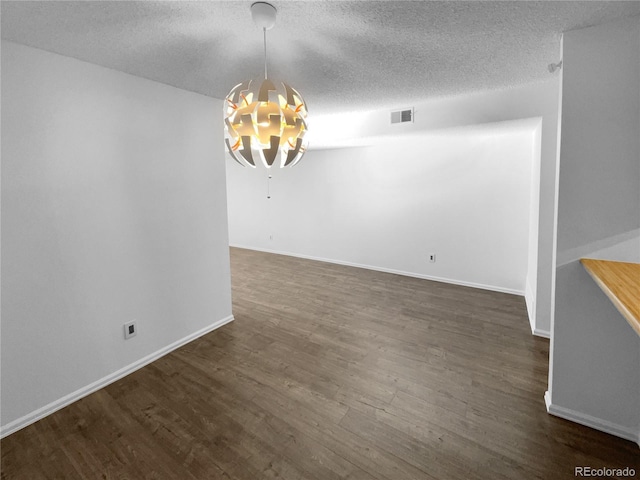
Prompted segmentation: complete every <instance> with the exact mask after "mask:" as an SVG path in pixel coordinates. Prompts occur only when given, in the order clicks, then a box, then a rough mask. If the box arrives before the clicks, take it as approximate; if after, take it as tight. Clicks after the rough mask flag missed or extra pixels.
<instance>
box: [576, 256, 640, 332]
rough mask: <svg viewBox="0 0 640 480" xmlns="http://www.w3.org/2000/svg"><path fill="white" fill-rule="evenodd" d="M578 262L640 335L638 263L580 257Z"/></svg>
mask: <svg viewBox="0 0 640 480" xmlns="http://www.w3.org/2000/svg"><path fill="white" fill-rule="evenodd" d="M580 262H581V263H582V265H583V266H584V268H585V269H586V270H587V272H589V275H591V277H592V278H593V279H594V280H595V282H596V283H597V284H598V286H599V287H600V288H601V289H602V291H603V292H604V293H605V294H606V295H607V297H609V299H610V300H611V301H612V302H613V304H614V305H615V306H616V308H617V309H618V310H619V311H620V313H621V314H622V316H623V317H624V318H626V319H627V322H629V324H630V325H631V327H632V328H633V329H634V330H635V331H636V333H637V334H638V335H640V263H627V262H613V261H611V260H594V259H592V258H581V259H580Z"/></svg>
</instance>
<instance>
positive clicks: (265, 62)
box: [262, 27, 267, 80]
mask: <svg viewBox="0 0 640 480" xmlns="http://www.w3.org/2000/svg"><path fill="white" fill-rule="evenodd" d="M262 33H263V34H264V79H265V80H266V79H267V28H266V27H262Z"/></svg>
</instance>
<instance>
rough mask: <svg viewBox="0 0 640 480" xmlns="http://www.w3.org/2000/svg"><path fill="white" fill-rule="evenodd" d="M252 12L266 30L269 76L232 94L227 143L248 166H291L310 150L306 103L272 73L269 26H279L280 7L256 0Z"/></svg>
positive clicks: (249, 82)
mask: <svg viewBox="0 0 640 480" xmlns="http://www.w3.org/2000/svg"><path fill="white" fill-rule="evenodd" d="M251 15H252V17H253V20H254V22H255V23H256V24H257V25H258V26H259V27H261V28H262V31H263V37H264V79H253V80H247V81H245V82H242V83H240V84H238V85H236V86H235V87H233V88H232V89H231V91H230V92H229V94H228V95H227V97H226V99H225V105H224V124H225V125H224V132H225V144H226V146H227V150H228V151H229V154H230V155H231V157H232V158H233V159H234V160H235V161H236V162H238V163H239V164H240V165H242V166H243V167H246V166H249V167H253V168H255V167H256V165H257V164H261V165H263V166H264V167H266V168H271V167H272V166H274V165H275V166H277V167H280V168H283V167H291V166H293V165H295V164H297V163H298V162H299V161H300V159H301V158H302V156H303V155H304V153H305V151H306V150H307V140H306V138H305V136H306V133H307V105H306V103H305V101H304V99H303V98H302V95H300V93H299V92H298V91H297V90H296V89H295V88H293V87H291V86H289V85H287V84H286V83H284V82H274V81H272V80H271V79H269V78H268V76H267V30H269V29H271V28H272V27H273V26H274V25H275V21H276V9H275V7H273V5H271V4H269V3H266V2H257V3H254V4H253V5H251Z"/></svg>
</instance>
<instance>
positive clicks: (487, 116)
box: [230, 52, 560, 336]
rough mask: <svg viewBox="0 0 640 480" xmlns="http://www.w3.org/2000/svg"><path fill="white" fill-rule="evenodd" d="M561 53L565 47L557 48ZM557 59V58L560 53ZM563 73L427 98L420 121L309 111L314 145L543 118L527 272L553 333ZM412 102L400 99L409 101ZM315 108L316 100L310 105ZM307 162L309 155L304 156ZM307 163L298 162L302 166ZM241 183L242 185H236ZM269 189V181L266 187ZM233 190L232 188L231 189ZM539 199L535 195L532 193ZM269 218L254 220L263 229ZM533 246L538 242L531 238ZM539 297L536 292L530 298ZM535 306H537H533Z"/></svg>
mask: <svg viewBox="0 0 640 480" xmlns="http://www.w3.org/2000/svg"><path fill="white" fill-rule="evenodd" d="M558 56H560V52H558ZM556 60H557V59H556ZM559 86H560V85H559V76H558V75H557V74H555V75H550V79H549V81H545V82H539V83H535V84H531V85H525V86H522V87H518V88H511V89H506V90H496V91H489V92H479V93H473V94H468V95H460V96H455V97H447V98H439V99H434V100H430V101H428V102H422V103H419V104H416V105H413V106H414V107H415V123H412V124H403V125H400V126H398V125H393V126H391V125H389V112H388V111H387V110H384V111H370V112H352V113H346V114H340V115H334V116H324V117H313V116H310V119H311V120H310V121H311V124H310V134H311V135H312V137H311V140H310V145H311V147H312V148H314V149H318V148H332V147H344V146H349V145H367V144H371V145H373V144H377V143H378V142H380V139H384V138H387V139H388V140H390V141H393V140H394V138H397V137H402V136H404V135H414V134H417V135H422V134H426V133H428V132H433V131H435V130H440V129H447V128H454V127H460V126H472V125H481V124H485V123H495V122H503V121H511V120H519V119H523V118H541V119H542V123H541V126H540V142H541V145H540V168H539V193H538V195H537V197H538V198H539V209H538V212H539V218H538V239H537V249H538V252H537V265H536V266H535V268H536V269H537V271H536V273H535V275H534V274H533V273H532V274H530V275H528V278H529V279H530V281H531V282H534V283H535V284H536V285H535V286H534V285H532V288H531V289H530V295H528V298H527V301H528V303H529V304H530V305H533V306H534V309H535V318H534V319H532V324H533V326H532V328H533V329H534V330H535V331H536V333H538V334H541V335H545V336H548V335H549V325H550V321H551V302H552V282H553V276H554V275H555V224H556V223H555V215H556V181H557V177H556V174H557V155H558V107H559V103H558V101H559V98H558V94H559ZM408 106H411V105H399V107H408ZM310 108H311V110H310V111H311V113H313V105H311V106H310ZM304 161H305V162H308V159H307V158H305V159H304ZM301 167H302V163H300V165H298V166H296V168H301ZM235 188H241V187H235ZM261 188H262V189H264V187H261ZM232 193H233V192H232ZM533 198H534V200H535V195H534V196H533ZM267 221H268V220H267V218H266V217H265V218H260V219H256V220H255V222H256V223H255V226H256V228H257V229H258V230H260V229H261V231H263V230H264V228H266V224H267ZM230 222H231V225H230V229H231V231H230V234H231V241H232V242H234V241H236V240H237V241H240V240H241V239H238V238H237V237H236V236H235V234H234V229H235V228H236V227H235V225H234V222H236V220H235V219H234V212H233V211H231V210H230ZM242 241H243V243H244V242H246V245H247V246H253V247H256V246H257V245H258V244H259V243H257V242H258V240H257V239H255V238H247V239H246V241H245V240H242ZM531 244H532V246H533V244H534V242H531ZM531 297H534V298H531ZM532 310H533V309H532Z"/></svg>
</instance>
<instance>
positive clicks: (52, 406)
mask: <svg viewBox="0 0 640 480" xmlns="http://www.w3.org/2000/svg"><path fill="white" fill-rule="evenodd" d="M231 321H233V315H229V316H228V317H225V318H223V319H221V320H218V321H216V322H214V323H212V324H211V325H208V326H206V327H204V328H202V329H200V330H198V331H196V332H194V333H192V334H190V335H187V336H186V337H184V338H181V339H180V340H177V341H175V342H173V343H171V344H169V345H167V346H166V347H163V348H161V349H159V350H156V351H155V352H153V353H151V354H149V355H147V356H146V357H143V358H141V359H139V360H136V361H135V362H133V363H131V364H129V365H127V366H125V367H123V368H121V369H120V370H117V371H115V372H113V373H111V374H109V375H107V376H105V377H102V378H101V379H99V380H96V381H95V382H93V383H90V384H89V385H86V386H84V387H82V388H79V389H78V390H76V391H75V392H72V393H70V394H68V395H65V396H64V397H62V398H59V399H58V400H55V401H53V402H51V403H49V404H48V405H45V406H44V407H42V408H39V409H37V410H34V411H33V412H31V413H28V414H26V415H24V416H23V417H20V418H18V419H17V420H14V421H13V422H10V423H8V424H6V425H3V426H2V427H0V438H4V437H6V436H7V435H11V434H12V433H14V432H17V431H18V430H20V429H22V428H24V427H27V426H29V425H31V424H32V423H35V422H37V421H38V420H40V419H42V418H44V417H46V416H47V415H51V414H52V413H54V412H56V411H58V410H60V409H62V408H64V407H66V406H67V405H71V404H72V403H73V402H75V401H77V400H80V399H81V398H83V397H86V396H87V395H90V394H92V393H93V392H95V391H97V390H100V389H101V388H104V387H106V386H107V385H109V384H111V383H113V382H115V381H117V380H120V379H121V378H123V377H126V376H127V375H129V374H130V373H133V372H135V371H136V370H139V369H141V368H142V367H144V366H146V365H148V364H150V363H151V362H153V361H155V360H157V359H159V358H160V357H163V356H165V355H166V354H168V353H171V352H172V351H173V350H176V349H177V348H180V347H181V346H183V345H186V344H187V343H189V342H192V341H193V340H195V339H196V338H198V337H201V336H202V335H205V334H207V333H209V332H212V331H213V330H216V329H218V328H220V327H222V326H223V325H226V324H227V323H229V322H231Z"/></svg>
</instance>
